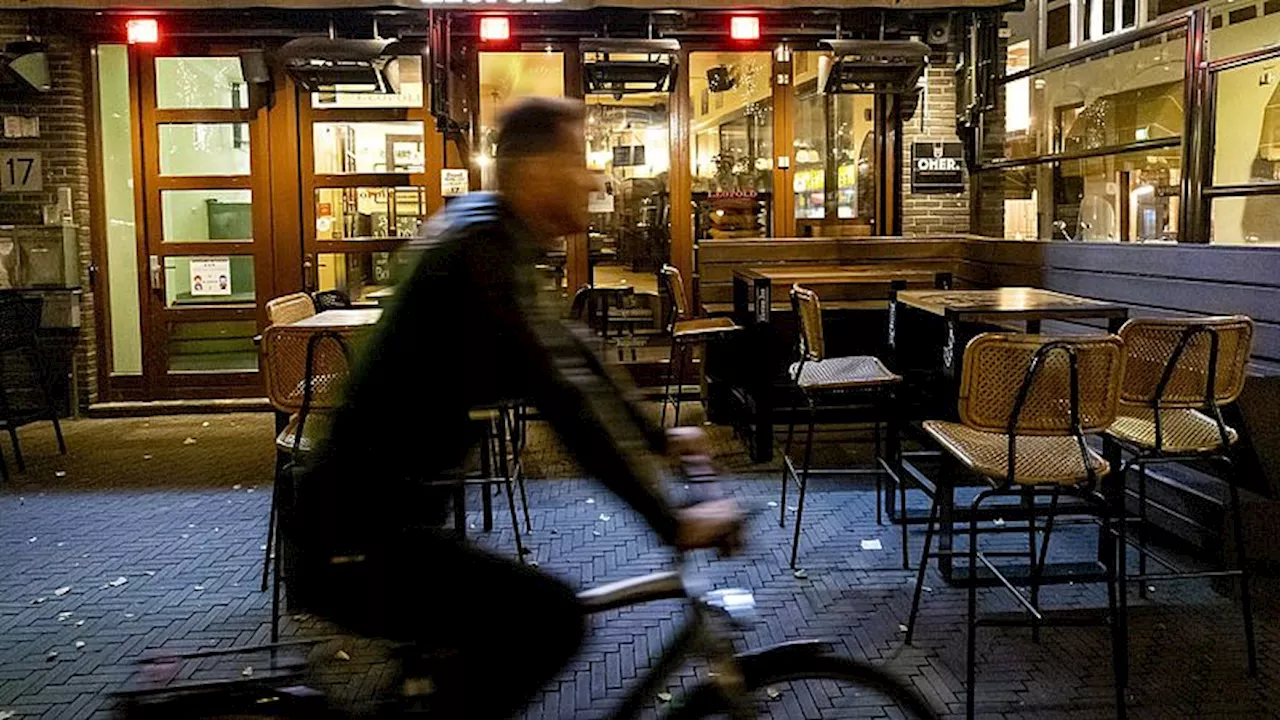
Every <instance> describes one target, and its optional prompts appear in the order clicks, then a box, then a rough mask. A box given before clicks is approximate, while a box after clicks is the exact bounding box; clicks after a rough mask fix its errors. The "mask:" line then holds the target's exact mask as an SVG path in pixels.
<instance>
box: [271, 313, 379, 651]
mask: <svg viewBox="0 0 1280 720" xmlns="http://www.w3.org/2000/svg"><path fill="white" fill-rule="evenodd" d="M304 297H305V296H304ZM307 301H308V303H310V298H307ZM358 332H359V328H342V329H332V330H317V329H316V328H306V327H295V326H290V325H272V326H271V327H268V328H267V330H266V332H265V333H263V338H262V354H263V368H264V371H265V372H264V374H265V376H266V385H267V399H268V400H269V401H270V402H271V405H272V407H274V408H275V409H276V411H278V412H280V413H283V414H286V415H288V417H289V420H288V422H287V423H286V424H285V426H284V429H282V430H281V431H280V432H279V434H277V435H276V450H277V452H280V453H284V454H285V455H286V456H287V457H288V458H289V460H288V462H287V463H285V464H283V465H277V468H276V480H275V484H274V486H273V488H272V493H271V511H270V515H269V517H268V520H267V544H266V547H265V552H264V556H263V561H262V562H263V564H262V589H263V590H266V589H267V585H268V577H269V575H270V572H271V569H272V568H273V567H274V569H275V576H274V578H275V582H274V583H273V587H272V594H271V638H272V642H275V641H276V640H277V639H278V638H279V618H280V612H279V610H280V569H281V561H280V557H279V556H280V552H279V548H278V543H277V541H276V530H277V525H278V522H279V503H280V502H281V499H282V497H283V493H284V492H285V486H286V484H287V483H289V482H290V479H291V477H292V474H293V472H294V470H295V468H297V467H298V466H299V464H300V463H303V462H305V460H306V459H307V458H308V457H309V456H311V455H312V454H313V453H315V451H316V450H317V449H319V446H320V443H322V442H323V441H324V437H325V435H326V434H327V432H328V427H329V414H330V413H331V412H332V411H333V410H335V409H337V407H338V406H339V405H340V404H341V402H342V397H343V390H344V387H345V385H346V382H347V377H348V375H349V373H350V367H351V345H352V343H353V341H354V340H355V336H356V334H357V333H358ZM273 559H274V563H273V562H272V561H273Z"/></svg>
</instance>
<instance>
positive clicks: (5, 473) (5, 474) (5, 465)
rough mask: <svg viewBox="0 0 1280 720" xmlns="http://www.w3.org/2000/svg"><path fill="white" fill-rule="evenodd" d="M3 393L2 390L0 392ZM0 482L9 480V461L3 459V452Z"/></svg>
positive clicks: (0, 460) (1, 455)
mask: <svg viewBox="0 0 1280 720" xmlns="http://www.w3.org/2000/svg"><path fill="white" fill-rule="evenodd" d="M0 392H3V390H0ZM0 480H4V481H6V482H7V481H8V480H9V461H7V460H5V459H4V452H3V451H0Z"/></svg>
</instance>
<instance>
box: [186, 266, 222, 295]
mask: <svg viewBox="0 0 1280 720" xmlns="http://www.w3.org/2000/svg"><path fill="white" fill-rule="evenodd" d="M189 272H190V276H191V294H192V295H204V296H208V295H230V294H231V258H229V257H199V258H191V265H190V270H189Z"/></svg>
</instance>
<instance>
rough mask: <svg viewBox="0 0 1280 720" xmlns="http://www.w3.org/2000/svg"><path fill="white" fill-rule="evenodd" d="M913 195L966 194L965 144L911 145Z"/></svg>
mask: <svg viewBox="0 0 1280 720" xmlns="http://www.w3.org/2000/svg"><path fill="white" fill-rule="evenodd" d="M911 192H913V193H959V192H964V145H962V144H960V143H958V142H918V143H912V144H911Z"/></svg>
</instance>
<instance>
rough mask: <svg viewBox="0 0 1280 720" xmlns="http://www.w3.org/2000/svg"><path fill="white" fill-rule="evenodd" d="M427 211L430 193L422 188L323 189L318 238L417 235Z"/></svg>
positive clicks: (318, 208) (318, 193)
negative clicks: (427, 194)
mask: <svg viewBox="0 0 1280 720" xmlns="http://www.w3.org/2000/svg"><path fill="white" fill-rule="evenodd" d="M426 214H427V196H426V192H425V191H424V190H423V188H419V187H361V188H321V189H319V190H316V239H317V240H352V239H369V238H379V239H384V238H410V237H416V236H417V235H418V230H419V228H420V227H421V226H422V220H423V218H425V217H426Z"/></svg>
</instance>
